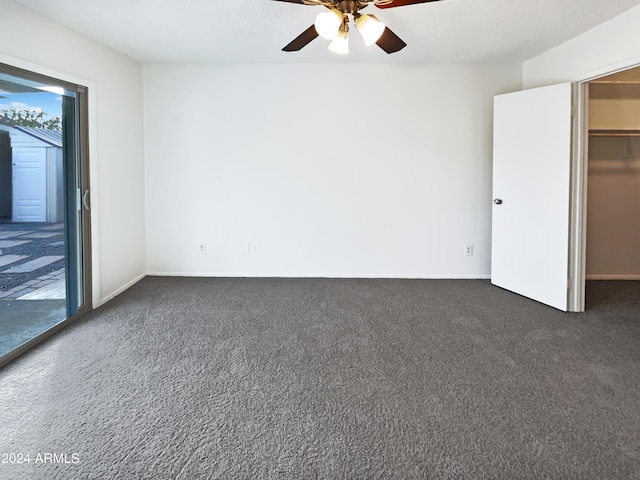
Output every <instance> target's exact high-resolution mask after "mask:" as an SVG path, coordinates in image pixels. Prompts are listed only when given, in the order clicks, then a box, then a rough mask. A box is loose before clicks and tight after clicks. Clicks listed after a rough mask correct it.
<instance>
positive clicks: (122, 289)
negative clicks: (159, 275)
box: [93, 273, 147, 308]
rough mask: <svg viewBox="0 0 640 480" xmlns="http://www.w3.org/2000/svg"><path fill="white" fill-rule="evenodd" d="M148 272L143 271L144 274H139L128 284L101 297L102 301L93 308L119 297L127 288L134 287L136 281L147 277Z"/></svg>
mask: <svg viewBox="0 0 640 480" xmlns="http://www.w3.org/2000/svg"><path fill="white" fill-rule="evenodd" d="M146 276H147V274H146V273H143V274H142V275H138V276H137V277H136V278H134V279H133V280H131V281H130V282H128V283H127V284H125V285H123V286H122V287H120V288H119V289H117V290H116V291H115V292H113V293H110V294H109V295H107V296H105V297H102V298H101V299H100V301H99V302H98V305H94V306H93V308H98V307H99V306H101V305H104V304H105V303H107V302H108V301H109V300H111V299H113V298H115V297H117V296H118V295H120V294H121V293H122V292H124V291H125V290H127V289H129V288H131V287H133V286H134V285H135V284H136V283H138V282H139V281H140V280H142V279H143V278H144V277H146Z"/></svg>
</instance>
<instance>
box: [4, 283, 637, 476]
mask: <svg viewBox="0 0 640 480" xmlns="http://www.w3.org/2000/svg"><path fill="white" fill-rule="evenodd" d="M587 295H588V299H589V307H590V308H589V310H588V311H587V312H586V313H584V314H564V313H561V312H558V311H556V310H554V309H551V308H549V307H545V306H543V305H540V304H537V303H535V302H533V301H530V300H528V299H525V298H523V297H519V296H517V295H514V294H512V293H509V292H506V291H504V290H501V289H499V288H496V287H492V286H491V285H490V284H489V282H487V281H472V280H469V281H464V280H463V281H461V280H442V281H440V280H438V281H435V280H429V281H422V280H340V279H330V280H329V279H189V278H183V279H174V278H146V279H144V280H143V281H141V282H140V283H138V284H137V285H136V286H134V287H133V288H131V289H130V290H128V291H127V292H125V293H124V294H122V295H120V296H119V297H118V298H116V299H115V300H113V301H111V302H110V303H108V304H107V305H105V306H103V307H102V308H100V309H98V310H97V311H95V312H93V313H92V314H90V315H88V316H86V317H85V318H84V319H82V320H81V321H79V322H77V323H76V324H74V325H72V326H71V327H69V328H67V329H65V330H64V331H63V332H61V333H60V334H59V335H57V336H55V337H53V338H52V339H50V340H49V341H47V342H46V343H45V344H43V345H41V346H40V347H38V348H36V349H34V350H33V351H31V352H29V353H28V354H26V355H25V356H23V357H21V358H19V359H18V360H17V361H15V362H13V363H12V364H10V365H8V366H7V367H6V368H4V369H3V370H1V371H0V399H1V401H2V409H1V417H0V432H1V433H0V453H2V454H4V453H22V454H27V453H28V454H29V455H30V463H22V464H20V465H17V464H15V463H11V458H13V459H14V462H15V461H16V459H18V457H10V456H6V457H5V456H3V457H2V458H0V478H3V479H5V478H6V479H76V478H77V479H111V478H113V479H138V478H153V479H196V478H206V479H209V478H221V479H262V478H279V479H280V478H282V479H309V478H321V479H360V478H362V479H395V478H397V479H411V478H434V479H439V478H451V479H458V478H459V479H476V478H477V479H481V478H504V479H544V478H550V479H551V478H553V479H565V478H576V479H617V478H619V479H633V478H640V282H635V283H633V282H615V283H612V282H609V283H599V282H596V283H593V282H592V283H590V284H589V290H588V294H587ZM54 453H55V454H56V456H55V457H53V455H50V456H49V457H47V456H46V455H44V454H54ZM38 454H40V455H38ZM5 458H6V459H7V462H8V463H4V460H5ZM47 458H48V459H49V461H48V462H47ZM38 459H39V460H40V461H38ZM23 461H24V457H23ZM64 461H66V463H64Z"/></svg>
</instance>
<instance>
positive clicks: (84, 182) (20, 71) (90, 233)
mask: <svg viewBox="0 0 640 480" xmlns="http://www.w3.org/2000/svg"><path fill="white" fill-rule="evenodd" d="M3 57H5V56H4V55H2V54H0V67H1V68H2V72H3V73H6V74H8V75H12V76H15V77H19V78H22V79H25V80H27V81H28V80H32V81H35V82H51V83H52V84H53V85H56V86H59V87H62V88H64V89H65V90H67V91H69V92H74V94H75V102H74V103H75V105H76V108H75V115H77V118H76V120H75V122H74V125H73V130H74V131H73V133H72V136H73V137H75V138H74V142H73V147H74V157H75V156H77V158H78V159H79V162H80V164H81V165H82V167H81V170H80V173H81V175H80V185H81V188H82V190H78V191H77V192H76V191H74V192H66V193H67V194H70V195H68V196H69V197H77V199H78V202H77V203H76V205H78V208H79V209H80V210H81V211H82V215H80V221H78V222H77V223H78V225H77V228H78V229H80V235H81V237H80V238H82V252H81V256H79V257H78V260H79V261H81V262H82V263H83V269H82V279H79V281H81V282H82V285H83V294H84V295H83V299H82V300H83V302H82V304H77V305H76V309H75V312H74V313H72V314H71V315H69V308H68V307H67V314H68V315H69V316H68V317H67V318H66V319H65V320H63V321H62V322H60V323H58V324H56V325H54V326H53V327H51V328H50V329H48V330H46V331H45V332H43V333H41V334H39V335H37V336H36V337H34V338H32V339H31V340H29V341H28V342H26V343H24V344H22V345H20V346H19V347H18V348H16V349H14V350H12V351H11V352H9V353H7V354H6V355H3V356H2V357H0V367H2V366H4V365H6V364H7V363H9V362H11V361H12V360H13V359H15V358H16V357H18V356H20V355H22V354H23V353H25V352H26V351H28V350H30V349H31V348H33V347H34V346H36V345H38V344H39V343H41V342H43V341H44V340H46V339H47V338H49V337H51V336H52V335H54V334H55V333H56V332H58V331H60V330H61V329H63V328H65V327H66V326H68V325H69V324H70V323H72V322H74V321H76V320H77V319H78V318H80V317H82V316H83V315H85V314H86V313H88V312H90V311H91V310H93V308H94V306H95V305H96V302H95V295H96V290H97V289H96V288H95V287H96V284H95V279H96V277H97V272H96V269H95V268H94V264H93V261H92V259H93V256H94V255H95V254H96V248H95V246H94V239H95V230H94V222H95V217H96V215H95V211H94V208H93V205H92V204H93V203H94V202H92V201H91V200H92V199H91V197H90V196H89V195H90V193H89V192H91V186H92V185H94V184H95V181H94V179H95V177H94V175H95V173H91V172H95V170H96V165H95V160H94V158H95V156H94V155H92V153H94V152H93V151H92V149H91V147H90V145H91V144H94V143H95V142H92V137H93V136H94V135H93V134H92V131H91V130H90V129H89V124H90V122H91V119H90V117H92V116H93V115H92V113H91V110H90V108H89V105H90V104H91V103H93V96H92V97H91V99H90V98H89V97H90V95H89V94H90V92H91V90H90V88H91V86H89V85H93V84H92V83H91V82H84V81H82V80H78V79H70V78H68V77H67V76H66V75H64V74H60V75H59V76H58V75H57V73H56V72H46V73H45V72H43V71H42V70H41V69H40V68H38V67H37V66H31V65H21V66H17V64H20V63H22V64H23V63H24V62H19V61H17V59H16V62H13V61H10V62H7V61H5V58H6V57H5V58H3ZM67 133H71V132H67ZM85 189H86V192H85V191H84V190H85ZM85 193H88V194H89V195H87V196H85V195H84V194H85ZM89 205H91V208H89ZM85 206H86V208H85ZM68 222H69V219H68V218H67V219H66V221H65V225H67V224H68ZM65 230H67V237H69V235H68V229H67V228H65ZM66 240H67V242H65V243H66V244H67V245H68V244H69V240H70V239H69V238H67V239H66ZM66 256H67V258H68V257H69V251H68V250H67V252H66ZM68 266H69V262H68V261H67V265H66V267H67V269H68ZM69 273H70V272H67V282H66V284H67V287H68V286H69V285H70V282H69V281H68V275H69ZM68 299H69V295H68V294H67V305H69V301H68Z"/></svg>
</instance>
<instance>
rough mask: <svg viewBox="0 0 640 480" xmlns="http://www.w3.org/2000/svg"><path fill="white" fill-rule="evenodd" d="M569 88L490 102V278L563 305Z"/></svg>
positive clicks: (512, 95) (566, 265)
mask: <svg viewBox="0 0 640 480" xmlns="http://www.w3.org/2000/svg"><path fill="white" fill-rule="evenodd" d="M571 104H572V85H571V84H570V83H564V84H559V85H552V86H550V87H543V88H536V89H532V90H525V91H522V92H515V93H510V94H507V95H499V96H497V97H495V99H494V139H493V141H494V144H493V149H494V150H493V198H494V204H493V225H492V247H491V282H492V283H493V284H494V285H497V286H499V287H502V288H505V289H507V290H511V291H513V292H516V293H519V294H521V295H524V296H526V297H529V298H532V299H534V300H537V301H539V302H542V303H544V304H547V305H550V306H552V307H555V308H558V309H560V310H563V311H566V310H567V306H568V305H567V298H568V295H567V293H568V292H567V289H568V285H569V283H568V272H569V195H570V175H571V168H570V165H571Z"/></svg>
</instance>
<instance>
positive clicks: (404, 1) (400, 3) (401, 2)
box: [285, 0, 440, 8]
mask: <svg viewBox="0 0 640 480" xmlns="http://www.w3.org/2000/svg"><path fill="white" fill-rule="evenodd" d="M285 1H286V0H285ZM439 1H440V0H393V1H392V2H391V3H387V4H386V5H376V7H378V8H393V7H404V6H405V5H415V4H416V3H427V2H439Z"/></svg>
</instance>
